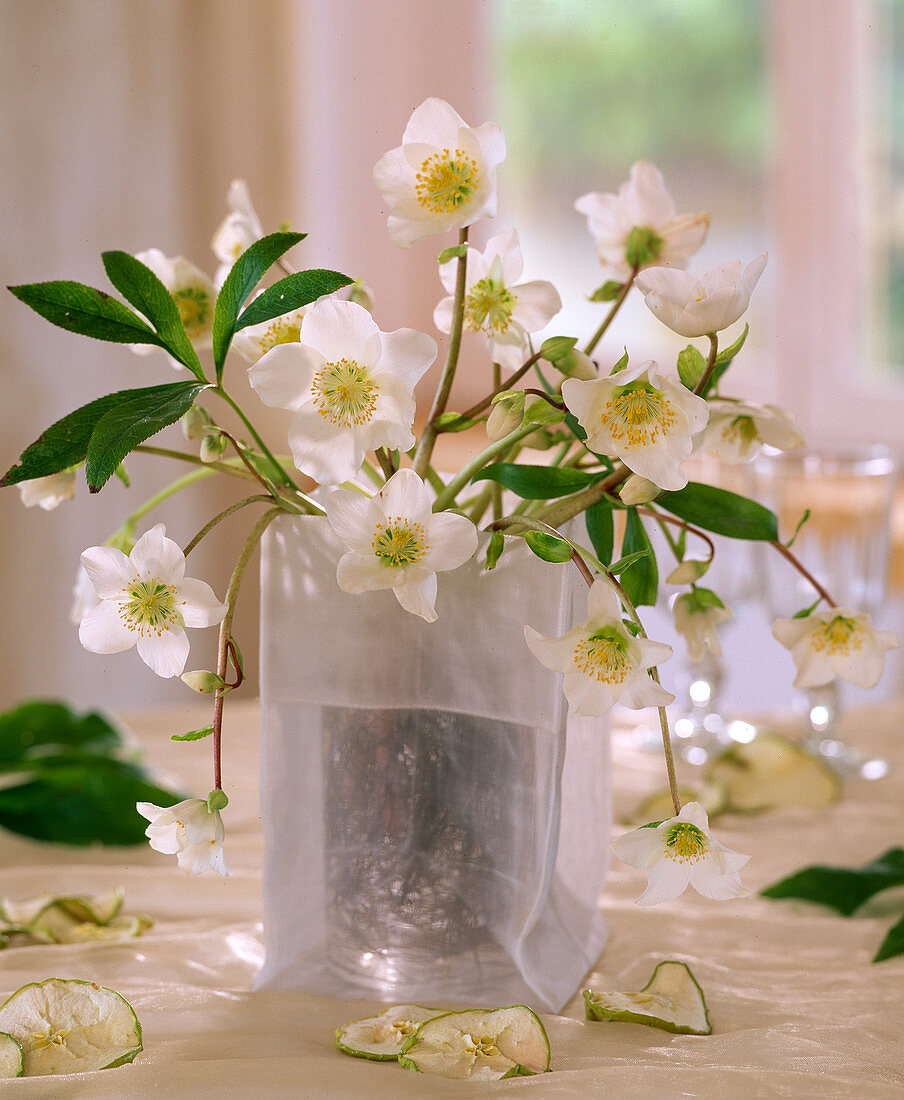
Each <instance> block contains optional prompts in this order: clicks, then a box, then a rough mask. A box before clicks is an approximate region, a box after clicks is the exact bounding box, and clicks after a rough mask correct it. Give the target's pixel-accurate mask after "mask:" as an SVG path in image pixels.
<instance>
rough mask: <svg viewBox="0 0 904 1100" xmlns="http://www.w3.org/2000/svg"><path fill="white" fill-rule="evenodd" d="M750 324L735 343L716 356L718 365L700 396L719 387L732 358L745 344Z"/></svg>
mask: <svg viewBox="0 0 904 1100" xmlns="http://www.w3.org/2000/svg"><path fill="white" fill-rule="evenodd" d="M748 328H749V326H748V325H745V326H744V331H743V332H742V333H741V335H740V336H739V337H738V338H737V340H735V342H734V343H733V344H731V345H730V346H729V347H727V348H725V349H724V350H723V351H720V352H719V354H718V355H717V356H716V367H715V370H714V371H713V372H712V374H711V375H710V376H709V381H708V382H707V383H706V385H705V386H704V387H703V389H702V391H701V393H700V396H701V397H708V396H709V394H711V393H712V392H713V391H714V390H715V389H717V388H718V385H719V382H720V381H721V379H722V375H723V374H724V373H725V372H726V371H727V370H728V368H729V367H730V366H731V363H732V360H733V359H734V357H735V356H736V355H737V354H738V352H739V351H740V350H741V348H742V347H743V346H744V341H745V340H746V339H747V332H748Z"/></svg>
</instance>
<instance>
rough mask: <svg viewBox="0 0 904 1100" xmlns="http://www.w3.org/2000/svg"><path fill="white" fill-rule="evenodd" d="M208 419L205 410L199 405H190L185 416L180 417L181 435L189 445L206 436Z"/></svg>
mask: <svg viewBox="0 0 904 1100" xmlns="http://www.w3.org/2000/svg"><path fill="white" fill-rule="evenodd" d="M209 425H210V418H209V417H208V415H207V411H206V409H202V408H201V406H200V405H192V407H191V408H190V409H189V410H188V412H187V413H186V414H185V416H183V417H182V434H183V435H184V436H185V438H186V439H187V440H188V441H189V442H190V443H191V442H194V441H195V440H197V439H203V438H204V436H205V435H206V434H207V432H208V430H209Z"/></svg>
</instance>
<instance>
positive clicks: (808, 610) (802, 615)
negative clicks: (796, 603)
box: [791, 596, 822, 619]
mask: <svg viewBox="0 0 904 1100" xmlns="http://www.w3.org/2000/svg"><path fill="white" fill-rule="evenodd" d="M821 603H822V596H819V597H817V598H816V599H815V600H814V601H813V602H812V603H811V604H810V606H809V607H802V608H801V609H800V611H795V612H794V614H793V615H792V616H791V618H792V619H808V618H809V617H810V616H811V615H812V614H813V612H814V611H815V610H816V608H817V607H819V605H820V604H821Z"/></svg>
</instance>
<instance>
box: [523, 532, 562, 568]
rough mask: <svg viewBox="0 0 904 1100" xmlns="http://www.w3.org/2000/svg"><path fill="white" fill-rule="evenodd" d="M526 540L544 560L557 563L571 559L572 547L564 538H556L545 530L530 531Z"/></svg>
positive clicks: (525, 537)
mask: <svg viewBox="0 0 904 1100" xmlns="http://www.w3.org/2000/svg"><path fill="white" fill-rule="evenodd" d="M524 541H525V542H526V543H527V545H528V546H529V547H530V549H531V550H532V551H533V552H534V553H535V554H536V555H537V557H538V558H542V559H543V561H549V562H553V563H554V564H556V565H561V564H562V563H563V562H566V561H571V553H572V551H571V547H570V546H569V545H568V543H567V542H566V541H565V540H564V539H559V538H556V536H555V535H548V534H547V533H546V532H545V531H528V532H527V534H526V535H525V536H524Z"/></svg>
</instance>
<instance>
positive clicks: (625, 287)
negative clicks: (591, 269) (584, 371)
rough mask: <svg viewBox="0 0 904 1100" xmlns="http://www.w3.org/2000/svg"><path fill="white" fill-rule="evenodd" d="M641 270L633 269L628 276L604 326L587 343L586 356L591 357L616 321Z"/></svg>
mask: <svg viewBox="0 0 904 1100" xmlns="http://www.w3.org/2000/svg"><path fill="white" fill-rule="evenodd" d="M639 270H640V269H639V268H638V267H636V266H635V267H632V268H631V274H630V275H629V276H628V278H627V279H625V281H624V283H622V288H621V290H620V291H619V292H618V297H617V298H616V299H615V301H614V302H613V303H612V308H611V309H610V310H609V312H608V313H607V314H606V316H605V317H604V318H603V321H602V324H601V325H600V327H599V328H598V329H597V330H596V332H595V333H594V334H593V335H592V336H591V337H590V339H589V340H588V341H587V345H586V347H585V348H584V354H585V355H590V353H591V352H592V351H593V349H594V348H595V347H596V345H597V344H598V343H599V342H600V340H602V338H603V337H604V336H605V335H606V330H607V329H608V328H609V326H610V325H611V324H612V322H613V321H614V320H615V315H616V313H618V311H619V310H620V309H621V307H622V303H623V302H624V300H625V298H627V297H628V291H629V290H630V289H631V287H632V286H633V285H634V280H635V278H636V277H637V272H638V271H639Z"/></svg>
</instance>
